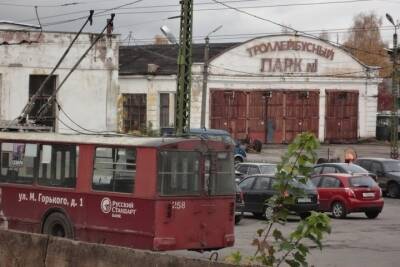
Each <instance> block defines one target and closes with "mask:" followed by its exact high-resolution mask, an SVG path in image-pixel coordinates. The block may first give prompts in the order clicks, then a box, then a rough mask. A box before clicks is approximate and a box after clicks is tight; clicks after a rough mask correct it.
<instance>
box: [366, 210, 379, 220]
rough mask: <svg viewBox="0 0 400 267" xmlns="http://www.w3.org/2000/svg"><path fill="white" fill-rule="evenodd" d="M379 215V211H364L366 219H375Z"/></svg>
mask: <svg viewBox="0 0 400 267" xmlns="http://www.w3.org/2000/svg"><path fill="white" fill-rule="evenodd" d="M379 213H381V212H380V211H366V212H365V215H367V217H368V219H375V218H376V217H378V215H379Z"/></svg>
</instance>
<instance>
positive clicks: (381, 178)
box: [356, 158, 400, 197]
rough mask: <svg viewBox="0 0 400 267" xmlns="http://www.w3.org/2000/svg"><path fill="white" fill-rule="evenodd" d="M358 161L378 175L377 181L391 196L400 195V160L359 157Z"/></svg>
mask: <svg viewBox="0 0 400 267" xmlns="http://www.w3.org/2000/svg"><path fill="white" fill-rule="evenodd" d="M356 163H357V164H358V165H360V166H362V167H363V168H365V169H366V170H368V171H369V172H371V173H374V174H375V175H376V176H377V180H376V181H377V183H378V184H379V186H380V187H381V188H382V190H383V192H384V193H386V195H387V196H389V197H400V161H399V160H395V159H385V158H359V159H357V160H356Z"/></svg>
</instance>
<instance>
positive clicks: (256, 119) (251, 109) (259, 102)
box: [210, 90, 265, 142]
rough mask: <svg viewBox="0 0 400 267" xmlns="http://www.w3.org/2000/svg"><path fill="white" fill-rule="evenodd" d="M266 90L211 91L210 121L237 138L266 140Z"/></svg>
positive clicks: (216, 127)
mask: <svg viewBox="0 0 400 267" xmlns="http://www.w3.org/2000/svg"><path fill="white" fill-rule="evenodd" d="M263 94H265V92H260V91H252V92H251V91H228V90H212V91H211V114H210V123H211V128H213V129H224V130H227V131H228V132H230V133H231V134H232V136H233V137H234V138H235V139H245V138H247V137H250V138H252V139H259V140H260V141H262V142H264V140H265V97H263Z"/></svg>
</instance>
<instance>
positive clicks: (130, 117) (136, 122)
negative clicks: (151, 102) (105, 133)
mask: <svg viewBox="0 0 400 267" xmlns="http://www.w3.org/2000/svg"><path fill="white" fill-rule="evenodd" d="M122 97H123V114H124V115H123V116H124V120H123V121H124V131H125V132H130V131H141V130H143V129H145V128H146V109H147V97H146V94H123V95H122Z"/></svg>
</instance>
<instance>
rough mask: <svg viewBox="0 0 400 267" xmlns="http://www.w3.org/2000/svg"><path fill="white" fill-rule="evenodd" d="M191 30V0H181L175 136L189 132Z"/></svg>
mask: <svg viewBox="0 0 400 267" xmlns="http://www.w3.org/2000/svg"><path fill="white" fill-rule="evenodd" d="M192 28H193V0H181V24H180V31H179V54H178V76H177V80H178V84H177V90H176V102H175V108H176V119H175V131H176V134H177V135H182V134H184V133H188V132H189V130H190V95H191V84H192Z"/></svg>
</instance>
